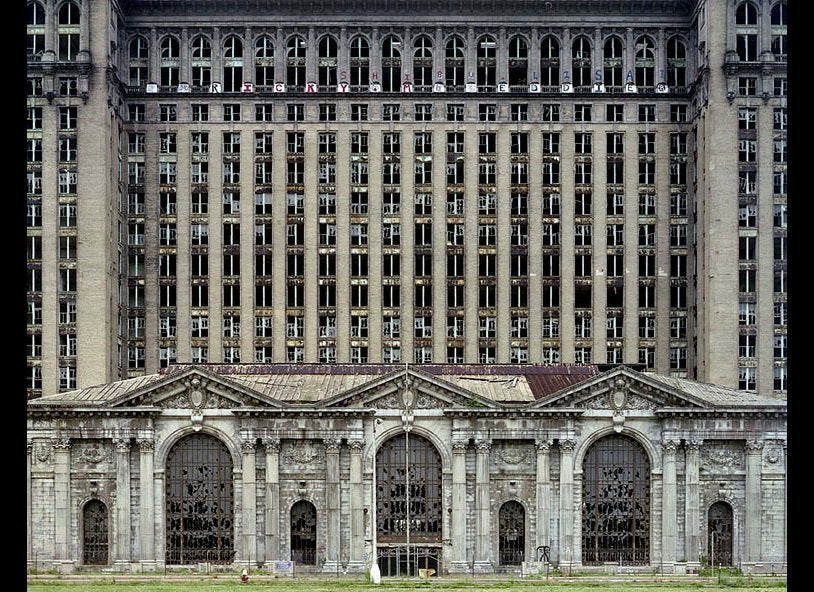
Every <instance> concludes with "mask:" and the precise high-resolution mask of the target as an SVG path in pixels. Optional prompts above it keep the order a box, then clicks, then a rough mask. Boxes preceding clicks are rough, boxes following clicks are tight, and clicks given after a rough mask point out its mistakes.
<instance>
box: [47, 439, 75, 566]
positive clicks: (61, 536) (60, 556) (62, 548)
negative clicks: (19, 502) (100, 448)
mask: <svg viewBox="0 0 814 592" xmlns="http://www.w3.org/2000/svg"><path fill="white" fill-rule="evenodd" d="M51 446H52V447H53V449H54V558H55V559H56V560H57V562H69V561H70V540H71V514H72V512H71V507H72V504H71V439H70V438H54V439H53V440H51Z"/></svg>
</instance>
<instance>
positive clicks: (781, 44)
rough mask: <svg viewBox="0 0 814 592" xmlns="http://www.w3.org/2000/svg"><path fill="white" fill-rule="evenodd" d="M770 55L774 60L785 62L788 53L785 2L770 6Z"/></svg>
mask: <svg viewBox="0 0 814 592" xmlns="http://www.w3.org/2000/svg"><path fill="white" fill-rule="evenodd" d="M771 18H772V20H771V23H772V55H774V59H776V60H778V61H781V62H785V61H786V54H787V53H788V42H787V41H786V33H787V32H788V30H787V27H788V7H787V6H786V3H785V2H778V3H777V4H775V5H774V6H772V13H771Z"/></svg>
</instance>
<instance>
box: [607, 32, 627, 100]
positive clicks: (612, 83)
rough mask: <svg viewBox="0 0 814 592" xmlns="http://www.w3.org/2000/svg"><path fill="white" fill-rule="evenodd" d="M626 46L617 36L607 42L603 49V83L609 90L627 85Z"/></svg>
mask: <svg viewBox="0 0 814 592" xmlns="http://www.w3.org/2000/svg"><path fill="white" fill-rule="evenodd" d="M624 70H625V64H624V45H623V44H622V40H621V39H619V37H616V36H615V35H614V36H612V37H608V38H607V39H606V40H605V45H604V47H603V48H602V82H603V83H604V84H605V87H606V88H607V89H608V90H611V89H612V88H614V87H616V88H621V87H622V86H624V84H625V74H624Z"/></svg>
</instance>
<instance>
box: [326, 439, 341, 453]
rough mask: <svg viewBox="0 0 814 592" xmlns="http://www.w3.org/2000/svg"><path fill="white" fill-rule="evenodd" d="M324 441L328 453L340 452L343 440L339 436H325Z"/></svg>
mask: <svg viewBox="0 0 814 592" xmlns="http://www.w3.org/2000/svg"><path fill="white" fill-rule="evenodd" d="M322 442H323V444H325V452H326V453H333V454H339V446H340V444H341V442H340V441H339V440H338V439H337V438H325V439H324V440H323V441H322Z"/></svg>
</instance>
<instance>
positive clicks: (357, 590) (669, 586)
mask: <svg viewBox="0 0 814 592" xmlns="http://www.w3.org/2000/svg"><path fill="white" fill-rule="evenodd" d="M733 589H738V590H744V591H749V592H785V590H786V580H785V579H784V578H782V577H766V576H753V577H748V576H735V575H728V574H727V575H721V576H720V577H718V576H710V577H700V576H689V577H677V578H666V577H661V576H648V575H645V576H627V577H617V576H607V577H593V576H582V577H568V578H566V577H556V578H548V579H546V578H545V577H528V578H523V579H517V578H513V577H511V576H507V577H506V578H505V579H502V580H501V579H498V578H496V577H490V578H489V579H488V580H484V579H472V578H466V577H463V578H459V577H455V578H452V577H441V578H429V579H400V578H382V582H381V584H372V583H370V582H368V581H367V580H366V578H362V577H359V578H355V577H354V578H351V577H336V578H330V577H320V578H315V577H308V578H299V577H295V578H275V577H273V576H267V575H256V576H255V575H252V576H250V579H249V582H248V583H246V584H242V583H241V582H240V576H239V575H238V574H218V575H213V576H197V577H194V576H193V577H190V576H174V575H167V576H145V577H139V576H130V575H116V576H113V575H104V576H92V577H85V578H83V577H81V576H70V577H68V576H56V575H52V576H48V575H40V576H37V577H36V578H33V577H30V578H29V580H28V585H27V592H74V591H76V592H80V591H81V592H84V591H88V592H141V591H144V592H148V591H149V592H236V591H239V592H251V591H254V592H260V591H267V592H376V591H377V590H378V591H380V592H391V591H396V592H492V591H494V592H546V591H551V592H597V591H600V590H601V591H603V592H700V591H704V592H707V591H714V590H730V591H731V590H733Z"/></svg>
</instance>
